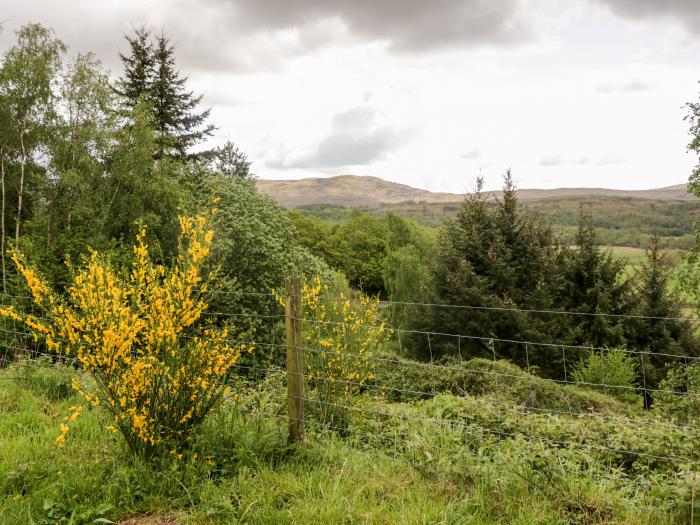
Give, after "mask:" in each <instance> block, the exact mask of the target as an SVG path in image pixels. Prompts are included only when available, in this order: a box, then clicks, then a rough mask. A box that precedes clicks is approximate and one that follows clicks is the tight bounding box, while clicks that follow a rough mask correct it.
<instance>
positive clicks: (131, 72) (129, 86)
mask: <svg viewBox="0 0 700 525" xmlns="http://www.w3.org/2000/svg"><path fill="white" fill-rule="evenodd" d="M124 38H126V41H127V42H128V43H129V53H128V54H122V53H120V54H119V58H120V59H121V61H122V64H123V66H124V73H123V74H122V76H121V77H120V78H119V80H117V82H116V85H115V88H114V89H115V91H116V92H117V94H118V95H120V96H121V98H122V102H123V103H124V105H125V106H126V108H127V109H128V110H133V109H134V108H135V107H136V105H137V104H138V103H139V100H140V99H141V97H143V96H147V97H150V95H151V87H152V85H153V79H154V77H155V69H156V64H155V56H154V53H153V44H152V42H151V31H150V30H149V29H148V28H147V27H146V26H139V27H137V28H135V29H134V32H133V34H132V35H125V36H124Z"/></svg>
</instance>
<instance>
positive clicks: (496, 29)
mask: <svg viewBox="0 0 700 525" xmlns="http://www.w3.org/2000/svg"><path fill="white" fill-rule="evenodd" d="M697 1H698V0H567V1H566V2H563V1H561V0H431V1H425V0H119V1H111V0H101V1H100V2H95V1H94V0H72V1H71V2H56V1H55V0H24V1H23V2H12V1H10V0H3V1H2V3H1V4H0V21H2V22H3V26H4V30H3V32H2V33H0V51H4V50H5V49H7V48H8V47H9V46H11V45H12V43H13V41H14V31H15V30H16V29H17V28H19V27H20V26H21V25H23V24H26V23H29V22H39V23H41V24H44V25H46V26H48V27H51V28H53V29H54V30H55V32H56V35H57V36H58V37H59V38H60V39H61V40H63V41H64V43H65V44H66V45H67V46H68V47H69V50H70V53H72V54H76V53H84V52H88V51H93V52H94V53H95V54H96V55H97V56H98V57H99V58H100V59H101V60H102V62H103V64H104V65H105V67H106V68H108V69H109V70H110V71H111V73H112V75H113V77H117V76H118V75H119V74H120V68H121V65H120V61H119V56H118V55H119V52H124V51H126V45H125V40H124V34H126V33H129V32H130V31H132V30H133V28H134V27H136V26H138V25H141V24H146V25H149V26H151V27H152V28H153V29H154V30H155V31H161V30H164V31H165V32H166V33H168V34H169V35H170V36H171V38H172V40H173V42H174V43H175V44H176V46H177V60H178V64H179V67H180V71H181V73H182V74H184V75H187V76H188V77H189V85H190V87H191V88H192V89H194V90H195V91H196V92H199V93H203V94H204V98H203V103H204V104H205V105H206V106H211V107H212V119H213V121H214V123H215V124H216V125H217V127H218V130H217V132H216V136H215V137H214V138H213V139H212V145H217V144H221V143H223V142H225V141H226V140H232V141H233V142H234V143H236V144H237V145H238V146H239V147H241V148H242V149H243V150H244V151H245V152H246V153H247V155H248V157H249V159H250V160H251V161H252V162H253V166H252V170H253V172H254V173H255V174H256V175H257V176H258V177H260V178H264V179H295V178H302V177H325V176H332V175H341V174H353V175H371V176H376V177H381V178H383V179H386V180H390V181H394V182H400V183H404V184H409V185H411V186H415V187H419V188H425V189H429V190H433V191H448V192H456V193H462V192H464V191H468V190H470V189H472V188H473V186H474V181H475V179H476V177H478V176H479V175H481V176H482V177H483V178H484V180H485V186H486V188H487V189H493V188H497V187H499V186H500V181H501V177H502V175H503V173H504V171H505V170H506V169H507V168H511V169H512V173H513V176H514V179H515V181H516V183H517V185H518V186H519V187H521V188H535V187H537V188H556V187H582V186H585V187H608V188H625V189H643V188H654V187H661V186H668V185H672V184H680V183H683V182H685V181H687V178H688V175H689V173H690V172H691V170H692V167H693V166H694V165H695V163H696V161H697V159H696V158H694V157H693V155H692V154H690V153H688V152H687V150H686V146H687V143H688V142H689V136H688V124H687V122H684V120H683V117H684V116H685V114H686V109H685V108H684V105H685V103H687V102H690V101H695V100H698V99H699V98H700V95H699V92H700V89H699V88H700V85H698V81H699V80H700V68H698V65H700V7H699V6H698V5H697Z"/></svg>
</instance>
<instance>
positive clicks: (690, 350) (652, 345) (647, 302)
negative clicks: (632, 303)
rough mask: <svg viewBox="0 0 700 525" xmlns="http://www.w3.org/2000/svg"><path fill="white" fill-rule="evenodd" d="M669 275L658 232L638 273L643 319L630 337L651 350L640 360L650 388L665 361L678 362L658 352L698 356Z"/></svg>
mask: <svg viewBox="0 0 700 525" xmlns="http://www.w3.org/2000/svg"><path fill="white" fill-rule="evenodd" d="M669 278H670V267H669V264H668V261H667V260H666V256H665V254H664V253H663V250H662V248H661V243H660V240H659V237H658V235H654V236H653V237H652V240H651V244H650V245H649V247H648V248H647V250H646V260H645V262H644V263H643V264H642V266H641V268H640V270H639V271H638V272H637V274H636V275H635V283H636V290H635V291H636V297H637V304H638V310H637V312H636V313H637V315H639V316H640V317H642V318H641V319H639V320H638V321H637V322H636V323H635V329H634V331H633V336H632V337H631V339H632V341H631V343H632V344H633V345H634V347H635V348H638V349H640V350H646V351H649V352H651V354H648V355H645V356H643V360H642V359H640V361H642V362H643V364H644V374H645V377H644V379H645V383H646V385H647V386H648V387H655V386H656V385H657V384H658V382H659V380H660V379H661V375H662V369H663V367H664V366H665V365H666V364H671V363H676V364H677V361H678V360H677V359H673V358H669V357H668V356H661V355H655V354H659V353H661V354H677V355H697V342H696V341H695V337H694V335H693V331H692V328H691V326H690V323H689V322H688V321H683V320H680V318H681V317H682V311H681V309H680V306H679V304H678V301H677V300H675V299H674V298H673V297H672V296H671V294H670V292H669ZM640 364H641V363H640ZM647 401H648V396H647Z"/></svg>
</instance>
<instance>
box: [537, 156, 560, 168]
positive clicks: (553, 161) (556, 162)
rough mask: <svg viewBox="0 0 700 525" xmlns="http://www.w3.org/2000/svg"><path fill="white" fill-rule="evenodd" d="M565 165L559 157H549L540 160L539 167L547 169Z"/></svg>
mask: <svg viewBox="0 0 700 525" xmlns="http://www.w3.org/2000/svg"><path fill="white" fill-rule="evenodd" d="M563 163H564V161H563V160H562V158H561V157H560V156H558V155H548V156H546V157H542V158H541V159H540V162H539V165H540V166H544V167H547V168H551V167H554V166H561V165H562V164H563Z"/></svg>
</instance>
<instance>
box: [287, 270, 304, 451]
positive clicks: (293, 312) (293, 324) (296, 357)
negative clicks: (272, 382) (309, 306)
mask: <svg viewBox="0 0 700 525" xmlns="http://www.w3.org/2000/svg"><path fill="white" fill-rule="evenodd" d="M285 289H286V294H287V299H286V301H285V308H284V316H285V325H286V328H287V415H288V417H289V443H290V444H291V443H296V442H298V441H300V440H301V439H302V436H303V434H304V356H303V352H302V346H303V342H302V332H301V317H302V309H301V278H299V277H294V278H290V279H287V281H286V283H285Z"/></svg>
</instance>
